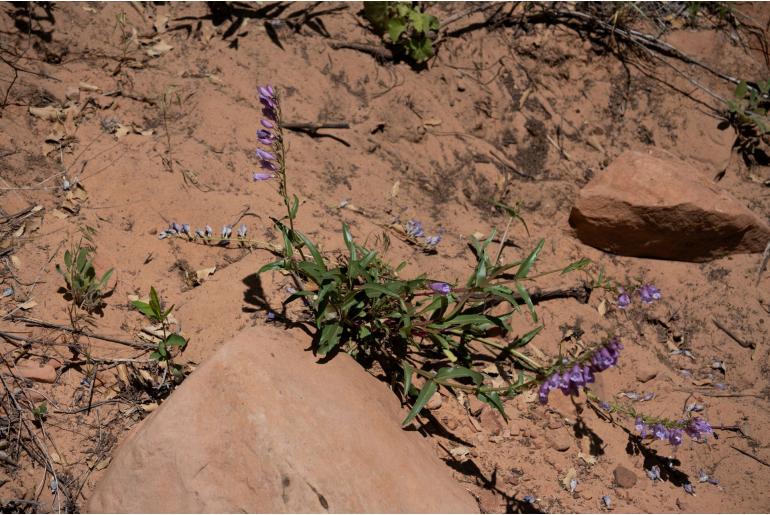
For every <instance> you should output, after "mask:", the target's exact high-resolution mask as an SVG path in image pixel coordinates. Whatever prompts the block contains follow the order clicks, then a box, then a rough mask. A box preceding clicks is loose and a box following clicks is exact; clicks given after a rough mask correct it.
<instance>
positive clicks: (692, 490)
mask: <svg viewBox="0 0 770 515" xmlns="http://www.w3.org/2000/svg"><path fill="white" fill-rule="evenodd" d="M684 491H685V492H687V493H688V494H690V495H695V487H694V486H692V483H685V484H684Z"/></svg>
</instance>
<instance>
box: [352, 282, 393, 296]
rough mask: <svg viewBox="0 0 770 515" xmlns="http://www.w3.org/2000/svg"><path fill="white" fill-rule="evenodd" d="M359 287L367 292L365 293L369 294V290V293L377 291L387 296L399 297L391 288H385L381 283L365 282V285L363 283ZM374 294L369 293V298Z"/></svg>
mask: <svg viewBox="0 0 770 515" xmlns="http://www.w3.org/2000/svg"><path fill="white" fill-rule="evenodd" d="M361 289H362V290H363V291H365V292H367V294H369V292H371V293H379V294H382V295H387V296H389V297H395V298H399V295H398V293H396V292H394V291H392V290H391V289H389V288H387V287H385V286H383V285H381V284H376V283H370V284H365V285H363V286H362V287H361ZM374 296H377V295H369V297H370V298H372V297H374Z"/></svg>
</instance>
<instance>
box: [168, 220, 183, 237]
mask: <svg viewBox="0 0 770 515" xmlns="http://www.w3.org/2000/svg"><path fill="white" fill-rule="evenodd" d="M169 232H170V233H172V234H176V233H180V232H182V226H181V225H179V224H178V223H176V222H171V225H170V226H169Z"/></svg>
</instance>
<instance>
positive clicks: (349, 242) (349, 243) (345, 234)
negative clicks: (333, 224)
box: [342, 224, 356, 261]
mask: <svg viewBox="0 0 770 515" xmlns="http://www.w3.org/2000/svg"><path fill="white" fill-rule="evenodd" d="M342 239H343V240H345V246H346V247H347V248H348V252H350V260H351V261H355V260H356V244H355V243H354V242H353V235H352V234H350V228H349V227H348V224H342Z"/></svg>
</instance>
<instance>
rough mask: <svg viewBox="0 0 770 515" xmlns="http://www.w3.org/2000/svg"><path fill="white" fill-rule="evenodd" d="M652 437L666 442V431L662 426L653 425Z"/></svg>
mask: <svg viewBox="0 0 770 515" xmlns="http://www.w3.org/2000/svg"><path fill="white" fill-rule="evenodd" d="M652 436H653V438H657V439H658V440H667V439H668V429H667V428H666V426H664V425H663V424H655V425H654V426H652Z"/></svg>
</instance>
